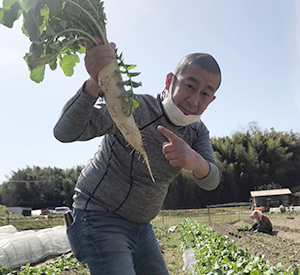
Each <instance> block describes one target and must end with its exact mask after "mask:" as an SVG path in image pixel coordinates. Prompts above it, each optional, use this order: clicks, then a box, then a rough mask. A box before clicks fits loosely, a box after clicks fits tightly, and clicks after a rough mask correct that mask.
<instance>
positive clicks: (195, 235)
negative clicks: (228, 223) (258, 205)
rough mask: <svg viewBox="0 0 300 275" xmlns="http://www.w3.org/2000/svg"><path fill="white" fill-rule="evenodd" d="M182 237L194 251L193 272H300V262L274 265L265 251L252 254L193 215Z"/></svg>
mask: <svg viewBox="0 0 300 275" xmlns="http://www.w3.org/2000/svg"><path fill="white" fill-rule="evenodd" d="M181 239H182V243H183V246H184V248H185V250H187V249H190V248H192V249H193V251H194V257H195V262H196V263H195V265H194V271H193V274H207V275H228V274H238V275H242V274H249V275H275V274H280V275H298V274H300V265H295V266H292V267H290V268H288V270H282V269H281V266H280V264H278V265H276V266H272V265H270V264H269V263H268V262H267V261H265V260H264V259H263V256H262V255H259V256H252V255H251V254H250V253H249V252H248V251H247V250H244V249H243V248H242V247H240V246H236V245H235V244H234V243H233V241H232V240H231V239H229V238H228V237H226V236H223V235H221V234H219V233H217V232H215V231H214V230H213V229H212V228H210V227H207V226H205V225H202V224H199V223H198V222H196V221H195V220H193V219H184V220H183V222H182V223H181Z"/></svg>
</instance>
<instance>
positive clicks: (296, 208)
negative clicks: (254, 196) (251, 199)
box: [270, 206, 300, 213]
mask: <svg viewBox="0 0 300 275" xmlns="http://www.w3.org/2000/svg"><path fill="white" fill-rule="evenodd" d="M285 211H287V212H293V211H300V206H287V207H285ZM270 212H271V213H279V212H280V210H279V207H271V208H270Z"/></svg>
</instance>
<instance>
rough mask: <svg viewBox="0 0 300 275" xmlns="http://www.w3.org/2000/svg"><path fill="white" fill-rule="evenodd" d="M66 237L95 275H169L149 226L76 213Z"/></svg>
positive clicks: (99, 213)
mask: <svg viewBox="0 0 300 275" xmlns="http://www.w3.org/2000/svg"><path fill="white" fill-rule="evenodd" d="M67 234H68V238H69V241H70V244H71V248H72V251H73V253H74V255H75V257H76V258H77V259H78V260H79V261H83V262H86V263H87V264H88V267H89V270H90V273H91V274H92V275H100V274H101V275H135V274H138V275H142V274H145V275H146V274H147V275H150V274H152V275H166V274H169V273H168V270H167V267H166V264H165V261H164V259H163V256H162V253H161V251H160V248H159V245H158V242H157V239H156V237H155V234H154V232H153V229H152V225H151V223H150V222H149V223H141V224H138V223H133V222H130V221H128V220H125V219H123V218H121V217H120V216H118V215H116V214H112V213H108V212H102V211H85V210H78V209H74V222H73V223H72V224H71V226H70V227H69V228H68V230H67Z"/></svg>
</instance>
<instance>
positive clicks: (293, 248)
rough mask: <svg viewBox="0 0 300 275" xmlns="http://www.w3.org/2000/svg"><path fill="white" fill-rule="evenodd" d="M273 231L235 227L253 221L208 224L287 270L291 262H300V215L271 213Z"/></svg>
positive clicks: (256, 254) (252, 252)
mask: <svg viewBox="0 0 300 275" xmlns="http://www.w3.org/2000/svg"><path fill="white" fill-rule="evenodd" d="M270 219H271V222H272V224H273V232H272V235H270V234H266V233H259V232H252V231H238V230H237V229H238V228H240V227H244V226H246V225H247V226H248V227H249V228H250V227H251V225H252V221H251V220H249V222H245V221H238V222H231V223H225V222H222V223H214V224H210V225H209V226H210V227H212V228H213V229H214V230H215V231H216V232H218V233H220V234H222V235H227V236H228V237H229V238H231V239H232V240H233V241H234V242H235V243H236V244H237V245H240V246H242V247H243V248H244V249H248V250H249V252H250V253H251V254H252V255H253V256H258V255H259V254H261V255H264V259H265V260H266V261H268V262H269V263H270V264H272V265H277V264H279V263H280V264H281V265H282V269H283V270H286V269H287V268H288V267H290V266H293V264H294V263H297V262H298V263H300V216H299V215H294V216H292V215H290V216H283V217H280V216H277V217H270Z"/></svg>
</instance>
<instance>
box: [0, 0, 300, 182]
mask: <svg viewBox="0 0 300 275" xmlns="http://www.w3.org/2000/svg"><path fill="white" fill-rule="evenodd" d="M104 6H105V12H106V15H107V36H108V40H109V41H113V42H115V43H116V44H117V47H118V49H119V50H120V51H122V52H123V53H124V60H125V63H127V64H137V67H136V69H135V70H136V71H139V72H141V74H140V75H139V76H138V77H137V78H136V80H138V81H141V82H142V83H143V86H142V87H141V88H138V89H137V90H136V93H147V94H152V95H154V94H157V93H161V92H162V91H163V89H164V84H165V77H166V75H167V74H168V73H169V72H173V71H174V69H175V67H176V65H177V64H178V62H179V61H180V59H181V58H182V57H184V56H185V55H187V54H190V53H194V52H204V53H209V54H211V55H213V56H214V57H215V59H216V60H217V61H218V63H219V65H220V68H221V71H222V83H221V86H220V88H219V90H218V91H217V93H216V97H217V99H216V100H215V101H214V102H213V103H212V104H211V105H210V106H209V107H208V109H207V110H206V111H205V113H204V114H203V115H202V118H201V119H202V121H203V122H204V123H205V124H206V126H207V127H208V129H209V131H210V135H211V137H224V136H231V135H232V134H233V133H234V132H236V131H246V130H247V129H248V128H249V123H252V122H256V123H258V125H259V127H261V128H262V129H263V130H264V129H266V130H270V129H271V128H274V129H275V131H293V132H294V133H300V122H299V121H300V120H299V118H300V2H299V1H297V0H289V1H286V0H264V1H261V0H243V1H242V0H226V1H224V0H209V1H207V0H163V1H161V0H152V1H148V0H143V1H141V0H126V1H124V0H109V1H108V0H107V1H104ZM21 23H22V22H21V20H19V21H18V22H16V23H15V25H14V27H13V28H12V29H8V28H7V27H5V26H3V25H0V37H1V41H0V83H1V86H0V87H1V88H0V96H1V97H0V98H1V99H0V125H1V130H0V131H1V133H0V184H1V183H2V182H4V181H7V180H8V178H9V177H11V175H12V173H13V171H14V172H17V171H18V170H19V169H25V168H27V167H33V166H39V167H42V168H43V167H49V166H50V167H58V168H62V169H66V168H72V167H76V166H77V165H85V164H87V162H88V160H89V158H90V157H92V155H93V154H94V152H95V151H96V149H97V146H98V145H99V143H100V142H101V138H96V139H94V140H91V141H85V142H73V143H60V142H59V141H57V140H56V139H55V138H54V136H53V127H54V125H55V123H56V122H57V119H58V117H59V114H60V112H61V109H62V107H63V105H64V104H65V102H66V101H67V100H68V99H69V98H70V97H71V96H72V95H73V94H74V93H75V92H76V91H77V89H79V88H80V86H81V85H82V84H83V83H84V81H85V80H86V79H87V78H88V74H87V73H86V71H85V67H84V62H83V57H84V56H81V60H82V61H81V62H80V63H79V64H78V65H77V66H76V68H75V72H74V75H73V76H72V77H66V76H64V74H63V72H62V71H61V70H56V71H50V69H48V70H46V75H45V79H44V81H43V82H42V83H40V84H36V83H34V82H33V81H32V80H30V78H29V71H28V69H27V65H26V63H25V61H24V60H23V56H24V55H25V53H27V52H28V49H29V45H30V42H29V40H28V38H27V37H26V36H24V35H23V34H22V32H21Z"/></svg>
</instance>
